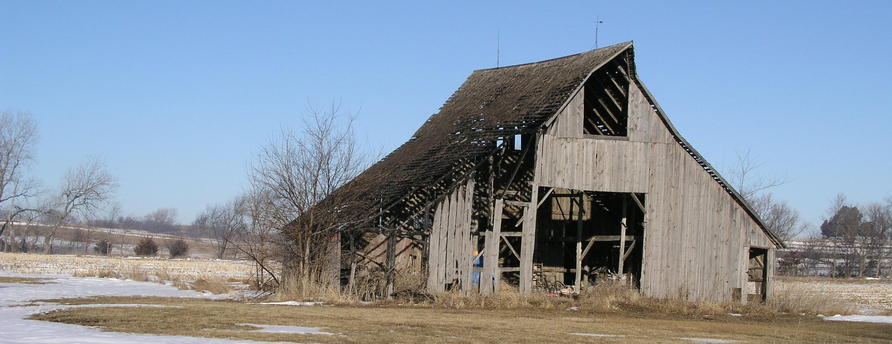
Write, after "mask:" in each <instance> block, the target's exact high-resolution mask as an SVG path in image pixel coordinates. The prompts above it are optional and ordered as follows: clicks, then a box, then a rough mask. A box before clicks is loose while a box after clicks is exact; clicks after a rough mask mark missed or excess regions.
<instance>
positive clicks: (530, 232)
mask: <svg viewBox="0 0 892 344" xmlns="http://www.w3.org/2000/svg"><path fill="white" fill-rule="evenodd" d="M538 195H539V186H538V185H536V184H535V183H533V191H532V196H531V197H530V204H529V205H528V206H526V207H525V208H524V210H523V215H524V217H523V219H524V220H525V221H524V223H523V230H522V233H521V241H520V292H521V293H522V294H524V293H531V292H533V252H534V249H535V246H536V212H537V210H538V203H537V201H538Z"/></svg>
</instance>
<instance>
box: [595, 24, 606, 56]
mask: <svg viewBox="0 0 892 344" xmlns="http://www.w3.org/2000/svg"><path fill="white" fill-rule="evenodd" d="M603 23H604V22H603V21H601V17H595V49H598V26H600V24H603Z"/></svg>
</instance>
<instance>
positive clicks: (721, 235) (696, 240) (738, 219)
mask: <svg viewBox="0 0 892 344" xmlns="http://www.w3.org/2000/svg"><path fill="white" fill-rule="evenodd" d="M582 94H583V92H579V93H578V94H577V95H576V96H575V98H574V99H572V100H571V101H570V103H569V104H570V106H567V107H565V108H564V109H563V110H562V112H561V113H560V114H559V115H558V118H557V120H556V121H555V125H553V126H552V127H550V128H549V129H548V131H547V132H546V133H545V134H544V135H542V137H541V145H540V146H539V150H538V152H537V156H536V162H537V164H536V177H537V179H538V183H539V185H541V186H550V187H560V188H569V189H577V190H591V191H602V192H634V193H645V194H646V201H645V202H646V205H645V206H646V208H647V214H646V215H645V222H646V224H645V240H644V257H643V263H642V264H643V267H642V277H641V292H642V293H643V294H644V295H647V296H654V297H683V298H687V299H691V300H708V301H727V300H730V298H731V295H732V289H733V288H744V287H745V282H746V276H745V274H746V264H747V258H748V257H747V255H748V249H749V247H750V246H752V247H761V248H768V249H769V252H770V253H769V255H770V256H771V257H773V254H774V253H773V248H774V245H773V244H772V242H771V240H770V239H769V238H768V236H767V235H765V234H764V233H763V232H762V230H761V229H760V228H759V226H758V224H757V223H756V222H755V221H754V220H753V219H752V218H751V217H750V216H749V215H748V214H747V212H746V211H745V210H744V209H743V208H742V207H741V206H740V204H738V203H737V201H735V200H734V198H732V197H731V196H730V195H729V194H728V193H727V192H726V191H725V190H724V189H723V188H722V187H721V185H719V184H718V183H717V182H716V181H715V180H713V179H712V177H711V176H710V175H709V174H708V173H707V172H706V171H704V169H703V167H702V166H700V164H699V163H697V161H695V160H694V158H693V157H691V155H690V154H689V153H688V152H687V151H686V150H685V149H684V148H683V147H682V146H681V145H680V144H678V143H677V142H676V141H675V138H674V136H673V135H672V132H671V131H670V130H669V129H668V127H667V126H666V124H665V123H663V121H662V120H661V118H660V117H659V115H658V114H657V113H656V111H655V110H654V107H653V106H652V104H650V102H649V101H648V100H647V98H646V97H645V96H644V94H643V92H642V91H641V90H640V89H639V88H638V87H637V85H635V84H634V83H633V84H632V85H630V87H629V134H628V137H626V138H622V139H619V140H617V139H615V138H612V139H602V138H591V137H590V136H589V137H586V138H579V136H577V135H576V133H575V131H573V130H571V129H570V127H571V126H573V125H574V124H573V123H575V122H576V121H579V122H578V124H575V125H577V126H578V127H580V128H581V126H582V123H581V120H578V119H577V118H579V119H581V115H580V114H579V110H578V109H577V107H575V106H573V104H575V103H581V99H576V98H581V97H582ZM769 263H770V264H771V266H770V269H769V271H771V268H773V261H769Z"/></svg>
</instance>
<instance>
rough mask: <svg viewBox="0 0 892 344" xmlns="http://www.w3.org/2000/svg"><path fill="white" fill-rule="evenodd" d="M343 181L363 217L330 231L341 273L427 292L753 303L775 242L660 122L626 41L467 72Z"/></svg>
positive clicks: (765, 287)
mask: <svg viewBox="0 0 892 344" xmlns="http://www.w3.org/2000/svg"><path fill="white" fill-rule="evenodd" d="M348 185H351V186H352V187H350V188H344V190H339V192H352V193H355V194H356V197H360V198H363V199H364V200H365V202H363V203H362V204H365V206H364V209H362V211H364V212H365V213H366V214H367V215H368V217H367V218H368V219H369V220H368V221H365V222H362V223H361V224H357V223H354V224H352V225H351V228H349V229H345V231H344V233H359V234H349V235H342V236H341V238H342V239H341V246H342V247H343V248H344V249H343V250H342V251H341V252H342V253H341V254H340V260H341V262H342V265H341V266H342V267H343V272H342V276H344V279H345V281H346V282H344V283H351V282H352V278H353V277H354V274H355V271H356V267H357V265H363V264H371V263H374V264H377V265H378V266H380V267H382V269H383V271H385V272H386V280H387V289H388V291H389V292H392V291H393V290H394V284H395V282H398V281H397V280H396V279H397V278H399V276H401V275H402V274H400V273H398V272H399V271H400V270H405V269H415V270H417V273H418V274H421V275H422V276H424V279H425V280H426V286H425V288H427V290H428V291H429V292H432V293H439V292H446V291H460V292H464V293H481V294H492V293H498V292H499V291H500V290H501V289H502V288H517V290H519V291H520V292H522V293H541V292H556V291H564V292H566V291H568V290H569V291H570V292H581V291H584V290H585V288H587V287H589V286H592V285H594V284H597V283H600V282H603V281H619V282H620V283H627V284H628V285H630V286H634V287H635V288H638V290H639V291H640V293H641V294H643V295H645V296H650V297H659V298H683V299H687V300H704V301H713V302H724V301H739V302H743V303H745V302H748V301H753V300H763V301H764V300H765V298H766V296H767V295H769V294H770V290H771V285H772V283H771V282H772V279H773V271H774V265H775V263H774V262H775V258H774V256H775V250H776V249H777V248H779V247H782V245H783V244H782V243H781V241H780V240H779V239H778V238H777V237H776V236H774V235H772V233H771V232H770V231H768V230H767V229H766V227H765V225H764V224H763V223H762V222H761V221H760V220H759V218H758V217H757V216H756V215H755V213H754V212H753V210H752V209H750V207H749V206H748V205H747V204H746V202H745V201H744V200H743V198H742V197H741V196H740V195H739V194H738V193H737V192H736V191H735V190H734V189H733V188H732V187H731V185H729V184H728V182H727V181H725V179H723V178H722V176H721V175H720V174H719V173H718V171H716V170H715V169H714V168H713V167H712V166H711V165H710V164H709V163H708V162H707V161H706V160H705V159H704V158H703V157H702V156H701V155H700V154H699V153H698V152H697V151H696V150H695V149H694V147H693V146H691V144H690V143H689V142H687V141H686V140H685V139H684V138H683V137H682V136H681V135H680V134H679V132H678V130H676V129H675V127H673V125H672V123H671V122H670V121H669V119H668V117H667V116H666V113H665V112H664V111H663V110H662V109H661V108H660V106H659V105H658V104H657V103H656V100H655V99H654V97H653V95H651V94H650V92H648V90H647V88H646V87H645V86H644V84H643V83H642V82H641V80H640V79H639V78H638V75H637V74H636V69H635V60H634V49H633V44H632V43H631V42H627V43H621V44H616V45H612V46H608V47H604V48H600V49H595V50H591V51H588V52H584V53H580V54H576V55H571V56H566V57H561V58H556V59H552V60H546V61H541V62H534V63H528V64H521V65H515V66H506V67H499V68H493V69H483V70H477V71H474V72H473V73H471V75H470V76H469V77H468V78H467V80H466V81H465V82H464V83H463V84H462V85H461V87H459V89H458V90H457V91H456V92H455V93H454V94H453V95H452V96H451V97H450V98H449V99H448V100H447V101H446V103H445V104H444V105H443V106H442V107H441V109H440V111H439V112H438V113H436V114H434V115H432V116H431V117H430V118H429V119H428V120H427V121H426V122H425V123H424V124H423V125H422V126H421V128H419V129H418V131H417V132H416V133H415V134H414V135H413V136H412V137H411V138H410V139H409V141H408V142H406V143H405V144H403V145H402V146H400V147H399V148H398V149H396V150H395V151H393V152H392V153H390V154H389V155H387V156H386V157H384V158H383V159H381V160H380V161H378V162H377V163H375V164H374V165H372V166H371V167H370V168H368V169H367V170H366V171H365V172H363V173H361V174H360V175H359V176H358V177H357V178H355V179H354V180H353V181H351V182H350V183H348ZM348 242H349V245H348Z"/></svg>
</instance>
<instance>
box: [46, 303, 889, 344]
mask: <svg viewBox="0 0 892 344" xmlns="http://www.w3.org/2000/svg"><path fill="white" fill-rule="evenodd" d="M43 301H49V302H61V303H65V304H115V303H127V304H133V303H139V304H152V305H168V306H178V307H177V308H155V307H107V308H69V309H64V310H58V311H53V312H49V313H44V314H38V315H35V316H33V317H32V319H37V320H46V321H55V322H62V323H68V324H79V325H86V326H98V327H100V328H102V329H103V330H106V331H118V332H129V333H146V334H161V335H183V336H198V337H215V338H230V339H250V340H264V341H295V342H308V341H309V342H321V343H420V342H462V343H463V342H471V343H474V342H479V343H490V342H521V343H535V342H580V343H589V342H599V343H613V342H622V343H678V342H683V341H682V340H680V339H679V338H711V339H724V340H734V341H742V342H749V343H886V342H892V326H890V325H883V324H867V323H841V322H828V321H823V320H820V319H819V318H815V317H801V316H792V315H769V316H766V317H760V318H758V319H750V318H748V317H746V316H744V317H734V316H730V315H715V316H711V317H703V316H697V317H687V316H678V315H672V314H659V313H658V314H646V313H636V312H608V313H600V314H588V313H585V312H581V311H571V310H566V309H535V308H527V309H501V310H484V309H464V310H456V309H448V308H443V307H425V306H415V307H412V306H280V305H259V304H249V303H241V302H233V301H209V300H202V299H178V298H173V299H172V298H134V297H98V298H88V299H63V300H43ZM245 323H249V324H269V325H292V326H302V327H319V328H321V330H322V331H326V332H331V333H335V335H318V334H281V333H259V332H253V331H252V330H256V328H253V327H251V326H245V325H238V324H245ZM574 333H580V334H591V335H613V336H622V337H606V336H597V337H596V336H581V335H574Z"/></svg>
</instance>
